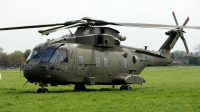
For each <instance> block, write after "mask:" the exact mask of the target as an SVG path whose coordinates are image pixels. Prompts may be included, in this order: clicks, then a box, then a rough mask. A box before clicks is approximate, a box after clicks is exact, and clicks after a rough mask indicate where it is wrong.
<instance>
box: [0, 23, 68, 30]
mask: <svg viewBox="0 0 200 112" xmlns="http://www.w3.org/2000/svg"><path fill="white" fill-rule="evenodd" d="M58 25H64V24H63V23H56V24H44V25H30V26H18V27H8V28H0V30H16V29H28V28H40V27H50V26H58Z"/></svg>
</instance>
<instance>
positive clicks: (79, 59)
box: [78, 56, 84, 66]
mask: <svg viewBox="0 0 200 112" xmlns="http://www.w3.org/2000/svg"><path fill="white" fill-rule="evenodd" d="M78 65H79V66H84V60H83V56H78Z"/></svg>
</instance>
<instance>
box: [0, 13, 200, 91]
mask: <svg viewBox="0 0 200 112" xmlns="http://www.w3.org/2000/svg"><path fill="white" fill-rule="evenodd" d="M173 17H174V19H175V22H176V25H162V24H142V23H118V22H107V21H103V20H95V19H92V18H90V17H84V18H82V19H81V20H73V21H67V22H64V23H57V24H45V25H31V26H19V27H10V28H0V30H14V29H26V28H40V27H52V26H57V27H54V28H51V29H47V30H39V31H38V32H39V33H41V34H42V35H49V34H50V33H53V32H56V31H59V30H63V29H68V30H69V28H73V27H77V30H76V31H75V33H74V34H73V33H72V32H71V31H70V30H69V32H70V34H67V35H64V36H62V37H60V38H56V39H52V40H50V39H48V40H47V41H46V42H44V43H41V44H38V45H37V46H35V47H34V48H33V50H32V52H31V53H30V55H29V57H28V59H27V60H26V62H25V64H24V66H23V68H22V69H23V74H24V77H25V78H26V79H27V82H30V83H35V84H39V86H41V88H39V89H38V90H37V92H38V93H48V92H49V91H48V89H47V88H45V87H46V86H47V85H48V84H50V85H51V86H58V85H69V84H74V85H75V86H74V90H75V91H84V90H86V86H85V85H112V86H113V87H114V85H121V87H120V90H132V87H131V86H130V85H129V84H142V83H145V81H146V80H145V79H144V78H142V77H140V76H139V74H140V73H141V72H142V70H143V69H144V68H145V67H146V66H167V65H170V64H171V63H172V60H171V59H170V50H171V49H172V48H173V47H174V45H175V44H176V42H177V40H178V39H179V37H180V38H181V39H182V40H183V43H184V45H185V48H186V51H187V53H188V52H189V50H188V47H187V44H186V41H185V38H184V36H183V33H185V32H184V31H183V28H193V29H200V27H196V26H185V25H186V24H187V22H188V21H189V17H188V18H187V19H186V20H185V22H184V23H183V25H182V26H179V24H178V22H177V19H176V16H175V13H174V12H173ZM105 25H118V26H130V27H142V28H175V29H172V30H170V31H168V32H166V33H165V34H166V35H168V36H169V37H168V39H167V40H166V41H165V42H164V43H163V45H162V46H161V47H160V49H159V50H158V51H150V50H147V46H145V49H140V48H134V47H128V46H122V45H120V43H121V41H125V40H126V36H125V35H120V34H119V33H120V32H119V31H117V30H116V29H113V28H110V27H104V26H105ZM25 84H26V83H25Z"/></svg>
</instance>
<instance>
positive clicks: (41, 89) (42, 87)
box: [37, 81, 49, 93]
mask: <svg viewBox="0 0 200 112" xmlns="http://www.w3.org/2000/svg"><path fill="white" fill-rule="evenodd" d="M39 86H40V87H41V88H39V89H38V90H37V93H49V90H48V89H46V88H44V87H46V86H48V85H47V84H46V83H44V82H42V81H41V82H39Z"/></svg>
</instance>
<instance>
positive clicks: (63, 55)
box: [49, 50, 68, 63]
mask: <svg viewBox="0 0 200 112" xmlns="http://www.w3.org/2000/svg"><path fill="white" fill-rule="evenodd" d="M49 62H52V63H54V62H55V63H66V62H68V58H67V51H63V50H56V51H55V53H54V54H53V55H52V57H51V59H50V61H49Z"/></svg>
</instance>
